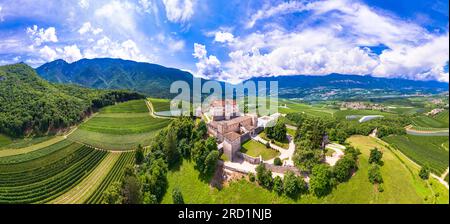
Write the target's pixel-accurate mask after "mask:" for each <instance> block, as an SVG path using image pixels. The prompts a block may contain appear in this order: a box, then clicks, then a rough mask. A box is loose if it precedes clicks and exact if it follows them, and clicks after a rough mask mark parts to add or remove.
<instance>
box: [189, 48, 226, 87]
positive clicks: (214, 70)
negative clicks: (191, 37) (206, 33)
mask: <svg viewBox="0 0 450 224" xmlns="http://www.w3.org/2000/svg"><path fill="white" fill-rule="evenodd" d="M192 55H193V56H194V58H196V59H198V62H197V63H196V64H195V65H196V67H197V76H199V77H203V78H207V79H214V80H226V79H227V78H228V77H227V74H226V73H224V72H223V70H222V64H221V63H220V61H219V59H217V57H216V56H214V55H211V56H209V57H208V51H207V50H206V47H205V45H202V44H198V43H195V44H194V53H193V54H192Z"/></svg>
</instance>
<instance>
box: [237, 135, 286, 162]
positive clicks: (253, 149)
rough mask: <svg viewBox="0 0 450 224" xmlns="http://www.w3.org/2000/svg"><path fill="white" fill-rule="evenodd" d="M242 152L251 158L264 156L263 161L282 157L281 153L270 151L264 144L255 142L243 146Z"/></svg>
mask: <svg viewBox="0 0 450 224" xmlns="http://www.w3.org/2000/svg"><path fill="white" fill-rule="evenodd" d="M241 152H242V153H245V154H247V155H249V156H251V157H259V156H262V158H263V160H270V159H273V158H275V157H277V156H279V155H280V152H278V151H276V150H273V149H268V148H267V147H266V146H265V145H263V144H262V143H259V142H257V141H254V140H250V141H247V142H245V143H244V144H243V145H242V149H241Z"/></svg>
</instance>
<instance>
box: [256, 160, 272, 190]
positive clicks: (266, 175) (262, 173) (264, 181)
mask: <svg viewBox="0 0 450 224" xmlns="http://www.w3.org/2000/svg"><path fill="white" fill-rule="evenodd" d="M256 179H257V180H258V183H259V185H261V186H262V187H264V188H266V189H269V190H271V189H272V184H273V178H272V171H270V170H267V169H266V166H265V165H264V164H260V165H259V166H257V167H256Z"/></svg>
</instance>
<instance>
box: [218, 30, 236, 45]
mask: <svg viewBox="0 0 450 224" xmlns="http://www.w3.org/2000/svg"><path fill="white" fill-rule="evenodd" d="M214 41H215V42H219V43H227V42H233V41H234V35H233V34H232V33H229V32H223V31H218V32H216V33H215V37H214Z"/></svg>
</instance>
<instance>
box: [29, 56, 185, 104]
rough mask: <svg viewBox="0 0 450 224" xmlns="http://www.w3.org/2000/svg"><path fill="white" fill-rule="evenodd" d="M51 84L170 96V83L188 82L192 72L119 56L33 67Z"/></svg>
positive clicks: (61, 61) (50, 63)
mask: <svg viewBox="0 0 450 224" xmlns="http://www.w3.org/2000/svg"><path fill="white" fill-rule="evenodd" d="M36 71H37V73H38V74H39V75H40V76H41V77H43V78H44V79H46V80H48V81H50V82H52V83H74V84H79V85H82V86H85V87H90V88H98V89H128V90H132V91H137V92H140V93H144V94H147V95H149V96H153V97H159V98H168V97H170V96H171V95H170V85H171V84H172V83H173V82H174V81H178V80H182V81H186V82H188V83H190V84H191V83H192V74H190V73H189V72H185V71H181V70H178V69H173V68H166V67H163V66H160V65H156V64H149V63H140V62H134V61H127V60H121V59H111V58H100V59H82V60H80V61H77V62H74V63H71V64H69V63H67V62H65V61H63V60H56V61H53V62H49V63H46V64H44V65H42V66H41V67H39V68H37V69H36Z"/></svg>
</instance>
